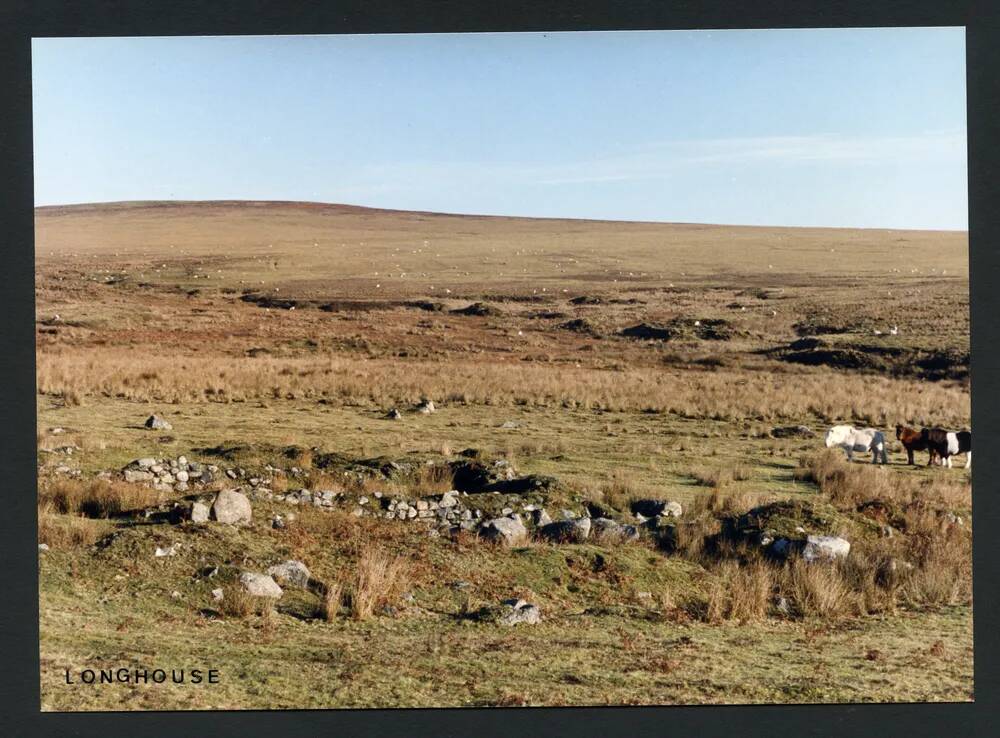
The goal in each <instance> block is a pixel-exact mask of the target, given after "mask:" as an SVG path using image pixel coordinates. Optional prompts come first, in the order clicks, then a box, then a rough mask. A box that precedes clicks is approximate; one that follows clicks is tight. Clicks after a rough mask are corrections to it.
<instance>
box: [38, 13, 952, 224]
mask: <svg viewBox="0 0 1000 738" xmlns="http://www.w3.org/2000/svg"><path fill="white" fill-rule="evenodd" d="M32 65H33V98H34V156H35V203H36V205H52V204H69V203H81V202H108V201H119V200H213V199H251V200H307V201H314V202H333V203H348V204H353V205H368V206H372V207H385V208H397V209H404V210H430V211H437V212H452V213H477V214H495V215H519V216H537V217H574V218H599V219H613V220H648V221H667V222H689V223H725V224H750V225H789V226H840V227H864V228H920V229H966V228H967V227H968V220H967V210H968V207H967V175H966V137H965V131H966V118H965V36H964V30H963V29H961V28H937V29H904V28H897V29H830V30H773V31H716V30H713V31H638V32H587V33H504V34H420V35H371V36H362V35H349V36H258V37H250V36H241V37H174V38H154V37H147V38H80V39H35V40H34V41H33V44H32Z"/></svg>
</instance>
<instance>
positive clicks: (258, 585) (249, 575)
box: [240, 571, 283, 600]
mask: <svg viewBox="0 0 1000 738" xmlns="http://www.w3.org/2000/svg"><path fill="white" fill-rule="evenodd" d="M240 584H242V585H243V589H245V590H246V591H247V592H248V593H249V594H252V595H253V596H254V597H270V598H272V599H275V600H276V599H278V598H280V597H281V595H282V594H283V592H282V591H281V587H279V586H278V583H277V582H276V581H274V580H273V579H272V578H271V577H269V576H268V575H267V574H256V573H254V572H251V571H245V572H243V573H242V574H240Z"/></svg>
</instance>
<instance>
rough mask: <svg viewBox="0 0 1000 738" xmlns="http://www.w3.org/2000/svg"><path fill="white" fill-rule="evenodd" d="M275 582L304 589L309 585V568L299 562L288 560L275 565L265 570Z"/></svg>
mask: <svg viewBox="0 0 1000 738" xmlns="http://www.w3.org/2000/svg"><path fill="white" fill-rule="evenodd" d="M267 573H268V574H270V575H271V576H272V577H273V578H274V579H275V580H276V581H278V582H280V583H281V584H284V585H287V586H291V587H305V586H306V585H308V584H309V567H307V566H306V565H305V564H303V563H302V562H301V561H294V560H289V561H285V562H282V563H280V564H275V565H274V566H272V567H271V568H269V569H268V570H267Z"/></svg>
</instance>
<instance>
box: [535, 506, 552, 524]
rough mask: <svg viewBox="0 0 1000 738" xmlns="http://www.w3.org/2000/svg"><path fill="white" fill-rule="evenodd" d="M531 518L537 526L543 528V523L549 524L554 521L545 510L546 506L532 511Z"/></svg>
mask: <svg viewBox="0 0 1000 738" xmlns="http://www.w3.org/2000/svg"><path fill="white" fill-rule="evenodd" d="M531 520H532V522H533V523H534V524H535V527H536V528H541V527H542V526H543V525H548V524H549V523H551V522H552V518H551V517H549V514H548V513H547V512H546V511H545V508H544V507H542V508H539V509H537V510H532V511H531Z"/></svg>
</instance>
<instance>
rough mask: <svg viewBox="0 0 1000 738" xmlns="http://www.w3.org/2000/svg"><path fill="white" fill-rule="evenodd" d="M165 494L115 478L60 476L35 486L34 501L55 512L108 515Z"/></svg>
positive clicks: (152, 501)
mask: <svg viewBox="0 0 1000 738" xmlns="http://www.w3.org/2000/svg"><path fill="white" fill-rule="evenodd" d="M167 494H168V493H166V492H161V491H159V490H154V489H152V488H150V487H142V486H140V485H137V484H129V483H127V482H122V481H117V480H108V479H90V480H86V481H81V480H76V479H65V478H62V479H53V480H48V481H46V482H44V483H43V484H42V485H41V487H39V490H38V501H39V504H40V505H41V504H47V505H49V506H51V509H52V510H53V511H54V512H57V513H62V514H80V515H83V516H85V517H88V518H110V517H114V516H116V515H120V514H122V513H125V512H128V511H130V510H137V509H140V508H144V507H149V506H152V505H157V504H159V503H161V502H163V501H164V500H166V499H167Z"/></svg>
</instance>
